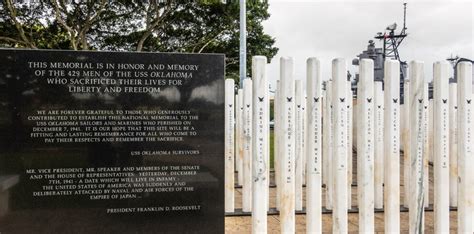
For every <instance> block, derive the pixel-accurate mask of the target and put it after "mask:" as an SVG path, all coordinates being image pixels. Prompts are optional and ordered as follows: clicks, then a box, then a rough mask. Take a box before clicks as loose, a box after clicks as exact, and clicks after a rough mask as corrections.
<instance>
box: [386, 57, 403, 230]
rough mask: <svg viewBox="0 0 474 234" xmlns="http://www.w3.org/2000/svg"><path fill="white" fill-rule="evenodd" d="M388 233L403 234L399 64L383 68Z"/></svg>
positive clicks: (390, 62)
mask: <svg viewBox="0 0 474 234" xmlns="http://www.w3.org/2000/svg"><path fill="white" fill-rule="evenodd" d="M384 68H385V70H384V83H385V92H384V95H385V97H384V103H385V105H384V106H385V110H384V116H385V119H384V151H385V158H384V163H385V168H384V173H385V174H384V181H385V183H384V185H385V191H384V196H385V199H384V200H385V204H384V218H385V220H384V221H385V233H399V232H400V63H399V62H398V61H396V60H385V65H384Z"/></svg>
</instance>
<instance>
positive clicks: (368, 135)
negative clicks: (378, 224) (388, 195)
mask: <svg viewBox="0 0 474 234" xmlns="http://www.w3.org/2000/svg"><path fill="white" fill-rule="evenodd" d="M374 102H375V100H374V61H373V60H372V59H362V60H361V61H360V64H359V83H358V84H357V123H358V126H357V201H358V205H359V233H373V232H374V229H375V227H374V139H375V138H374Z"/></svg>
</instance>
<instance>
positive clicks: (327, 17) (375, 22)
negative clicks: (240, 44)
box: [263, 1, 474, 88]
mask: <svg viewBox="0 0 474 234" xmlns="http://www.w3.org/2000/svg"><path fill="white" fill-rule="evenodd" d="M402 3H403V2H401V1H372V2H360V1H357V2H356V1H331V2H329V1H296V2H295V1H270V6H269V12H270V14H271V16H270V18H269V19H268V20H267V21H264V23H263V24H264V28H265V32H266V33H268V34H270V35H271V36H273V37H275V38H276V44H275V46H277V47H278V48H280V51H279V52H278V54H277V55H276V56H275V57H274V58H273V59H272V61H271V63H270V64H269V66H268V75H269V78H270V81H271V86H272V87H273V88H274V87H276V82H275V81H276V80H277V79H279V58H280V57H281V56H291V57H293V58H294V59H295V75H296V79H305V77H306V68H305V64H306V59H307V58H308V57H318V58H319V59H320V61H321V68H322V74H323V77H324V79H328V78H329V76H330V74H331V71H330V68H331V60H332V59H334V58H338V57H342V58H345V59H346V62H347V66H348V68H349V70H350V71H351V73H352V74H354V73H355V71H356V70H357V67H354V66H352V65H351V61H352V59H353V58H355V57H356V55H358V54H359V53H361V52H362V51H363V50H365V49H366V48H367V42H368V40H375V39H374V38H373V37H374V36H375V34H376V33H377V32H381V31H383V30H384V29H385V28H386V26H387V25H389V24H392V23H393V22H397V24H398V28H397V32H398V31H399V30H400V29H401V28H402V27H403V26H402V25H403V4H402ZM473 11H474V4H473V3H472V2H471V1H408V5H407V28H408V29H407V32H408V36H407V38H406V39H405V41H404V42H403V43H402V45H401V47H400V50H399V51H400V55H401V58H402V60H406V61H408V62H409V61H411V60H422V61H424V62H425V74H426V75H427V79H428V80H431V79H432V78H431V76H432V71H431V69H432V64H433V63H434V62H436V61H439V60H444V59H446V58H447V57H449V56H450V55H451V54H453V55H459V56H460V57H466V58H470V59H474V51H473V49H474V46H473V44H474V28H473V27H474V19H473ZM375 41H376V45H377V47H381V42H379V41H377V40H375Z"/></svg>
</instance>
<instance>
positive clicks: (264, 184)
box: [252, 56, 270, 233]
mask: <svg viewBox="0 0 474 234" xmlns="http://www.w3.org/2000/svg"><path fill="white" fill-rule="evenodd" d="M266 66H267V58H266V57H264V56H254V57H253V58H252V79H253V96H252V97H253V103H252V104H253V105H252V106H253V128H252V130H253V137H252V149H253V150H252V159H253V160H252V172H253V173H252V233H266V232H267V210H268V208H267V206H268V199H269V197H268V189H269V188H268V180H269V177H268V173H267V172H268V164H269V162H270V157H269V155H268V147H269V143H270V142H269V135H268V128H269V117H270V116H269V114H270V113H269V111H270V102H269V100H268V98H269V93H268V78H267V73H266Z"/></svg>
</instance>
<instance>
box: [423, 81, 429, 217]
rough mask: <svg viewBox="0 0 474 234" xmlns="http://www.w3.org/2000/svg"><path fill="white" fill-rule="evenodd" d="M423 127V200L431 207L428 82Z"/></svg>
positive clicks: (426, 205)
mask: <svg viewBox="0 0 474 234" xmlns="http://www.w3.org/2000/svg"><path fill="white" fill-rule="evenodd" d="M423 95H424V96H423V100H424V102H423V118H424V120H423V126H424V128H425V129H424V131H425V135H424V138H423V139H424V144H423V195H424V196H425V198H424V199H423V205H424V207H425V208H426V207H429V205H430V202H429V201H430V200H429V195H430V193H429V191H430V190H429V189H430V188H429V175H430V174H429V167H430V165H429V161H430V159H429V158H430V154H431V152H430V144H429V129H430V127H429V121H430V116H429V113H430V112H429V109H428V108H429V104H430V103H429V102H430V100H429V99H428V81H425V88H424V89H423Z"/></svg>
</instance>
